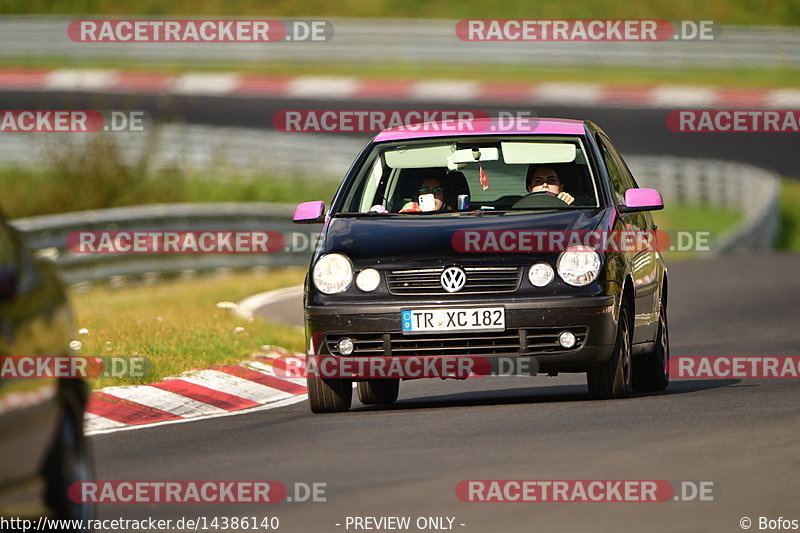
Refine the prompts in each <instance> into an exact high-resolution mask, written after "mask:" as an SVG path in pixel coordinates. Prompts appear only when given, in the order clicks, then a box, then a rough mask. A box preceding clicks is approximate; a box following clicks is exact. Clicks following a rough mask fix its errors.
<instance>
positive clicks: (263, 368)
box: [243, 361, 306, 387]
mask: <svg viewBox="0 0 800 533" xmlns="http://www.w3.org/2000/svg"><path fill="white" fill-rule="evenodd" d="M243 364H244V366H246V367H248V368H250V369H252V370H254V371H256V372H262V373H264V374H267V375H269V376H273V377H276V378H278V379H282V380H284V381H288V382H290V383H294V384H295V385H302V386H303V387H305V386H306V378H290V377H287V376H283V375H281V371H278V370H275V368H274V367H273V366H272V365H269V364H266V363H262V362H261V361H247V362H246V363H243Z"/></svg>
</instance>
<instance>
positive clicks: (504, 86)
mask: <svg viewBox="0 0 800 533" xmlns="http://www.w3.org/2000/svg"><path fill="white" fill-rule="evenodd" d="M2 90H36V91H69V92H82V91H83V92H123V93H147V94H153V93H155V94H174V95H183V96H243V97H281V98H307V99H313V100H351V99H363V100H382V101H386V100H391V101H408V102H485V103H495V104H524V105H569V106H605V107H642V108H665V109H680V108H706V107H710V108H713V107H720V108H773V109H794V108H798V107H800V89H742V88H740V89H737V88H716V87H696V86H680V85H664V86H625V85H601V84H594V83H533V84H531V83H512V82H478V81H469V80H421V81H407V80H405V81H404V80H380V79H358V78H349V77H336V76H296V77H289V76H268V75H253V74H236V73H202V72H187V73H183V74H177V75H172V74H162V73H148V72H125V71H118V70H104V69H53V70H34V69H8V68H7V69H0V91H2Z"/></svg>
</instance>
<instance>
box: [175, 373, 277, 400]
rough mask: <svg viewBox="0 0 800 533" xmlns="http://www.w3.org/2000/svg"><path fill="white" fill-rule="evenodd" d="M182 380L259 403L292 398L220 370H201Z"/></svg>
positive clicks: (182, 377)
mask: <svg viewBox="0 0 800 533" xmlns="http://www.w3.org/2000/svg"><path fill="white" fill-rule="evenodd" d="M180 378H181V379H182V380H184V381H188V382H189V383H195V384H197V385H202V386H204V387H208V388H210V389H214V390H217V391H220V392H227V393H228V394H233V395H234V396H239V397H240V398H245V399H246V400H251V401H253V402H257V403H266V402H274V401H277V400H282V399H283V398H285V397H287V396H292V394H291V393H288V392H284V391H282V390H278V389H273V388H272V387H267V386H266V385H262V384H260V383H256V382H255V381H248V380H246V379H244V378H240V377H236V376H232V375H230V374H226V373H225V372H220V371H218V370H200V371H198V372H195V373H192V374H186V375H183V376H180Z"/></svg>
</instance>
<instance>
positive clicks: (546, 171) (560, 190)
mask: <svg viewBox="0 0 800 533" xmlns="http://www.w3.org/2000/svg"><path fill="white" fill-rule="evenodd" d="M525 186H526V187H527V189H528V192H529V193H542V192H544V193H548V194H552V195H555V196H557V197H558V198H560V199H561V200H563V201H564V202H565V203H566V204H567V205H572V203H573V202H574V201H575V198H574V197H573V196H572V195H571V194H570V193H568V192H565V191H564V185H563V184H562V183H561V178H559V177H558V173H557V172H556V171H555V169H553V168H552V167H548V166H544V165H542V166H538V167H536V166H531V167H530V168H529V169H528V178H527V180H526V181H525Z"/></svg>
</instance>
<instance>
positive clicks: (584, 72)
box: [0, 57, 800, 89]
mask: <svg viewBox="0 0 800 533" xmlns="http://www.w3.org/2000/svg"><path fill="white" fill-rule="evenodd" d="M65 65H69V68H116V69H122V70H134V71H135V70H139V71H148V72H163V73H170V74H177V73H181V72H185V71H199V72H223V71H236V72H239V73H244V74H268V75H273V76H300V75H314V76H351V77H356V78H378V79H387V80H391V79H396V80H419V79H429V78H437V79H438V78H448V79H467V80H477V81H487V82H504V83H507V82H519V83H542V82H587V81H590V82H592V83H600V84H613V85H630V86H648V85H657V84H685V85H698V86H702V85H705V86H715V87H742V88H761V89H768V88H777V87H797V85H798V84H800V71H798V70H797V69H791V68H772V67H765V68H739V69H724V68H721V69H709V68H669V67H665V66H658V67H653V68H640V67H594V66H563V67H560V66H529V65H506V64H500V63H494V64H486V65H484V64H482V65H480V66H473V67H470V66H465V65H463V64H438V63H427V62H420V63H417V62H413V63H397V62H374V63H370V62H361V63H347V62H327V61H326V62H315V61H307V62H306V61H304V62H302V63H290V62H269V61H259V62H247V61H228V62H225V63H219V62H213V61H197V62H194V61H193V62H191V63H186V62H169V61H159V62H157V63H156V62H147V61H136V60H129V59H125V58H119V59H117V58H114V59H103V58H94V59H76V58H58V57H50V58H24V57H19V58H4V59H0V68H43V69H51V68H63V67H64V66H65Z"/></svg>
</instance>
